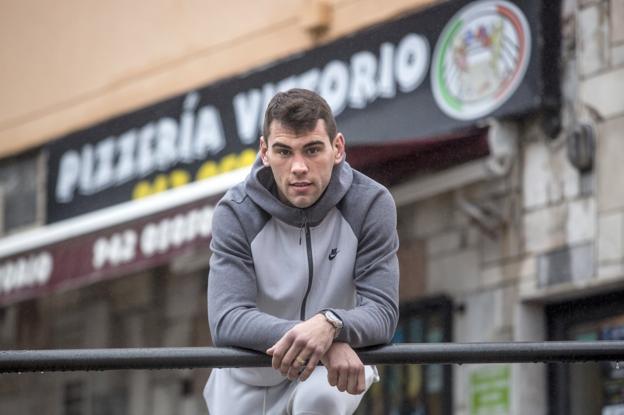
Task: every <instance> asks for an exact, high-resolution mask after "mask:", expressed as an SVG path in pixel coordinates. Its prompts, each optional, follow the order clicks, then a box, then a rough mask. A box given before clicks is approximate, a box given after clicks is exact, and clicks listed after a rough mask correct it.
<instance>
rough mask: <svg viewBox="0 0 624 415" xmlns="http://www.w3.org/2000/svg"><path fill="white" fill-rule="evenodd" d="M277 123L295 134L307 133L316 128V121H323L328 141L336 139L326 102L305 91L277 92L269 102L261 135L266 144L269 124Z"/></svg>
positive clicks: (315, 94)
mask: <svg viewBox="0 0 624 415" xmlns="http://www.w3.org/2000/svg"><path fill="white" fill-rule="evenodd" d="M273 120H276V121H279V122H280V123H281V124H282V125H283V126H284V127H286V128H288V129H291V130H292V131H293V132H294V133H295V134H297V135H299V134H301V133H307V132H310V131H312V130H314V128H315V127H316V123H317V121H318V120H323V121H325V128H326V129H327V135H328V136H329V141H330V142H332V141H333V139H334V137H336V134H337V131H336V120H335V119H334V115H333V114H332V111H331V108H330V107H329V104H327V101H325V100H324V99H323V97H321V96H320V95H319V94H317V93H315V92H313V91H309V90H307V89H301V88H293V89H289V90H288V91H286V92H278V93H277V94H275V96H274V97H273V98H272V99H271V101H270V102H269V105H268V106H267V109H266V112H265V113H264V126H263V128H262V135H263V136H264V140H265V141H266V143H267V144H268V140H269V134H270V132H271V131H270V127H271V122H273Z"/></svg>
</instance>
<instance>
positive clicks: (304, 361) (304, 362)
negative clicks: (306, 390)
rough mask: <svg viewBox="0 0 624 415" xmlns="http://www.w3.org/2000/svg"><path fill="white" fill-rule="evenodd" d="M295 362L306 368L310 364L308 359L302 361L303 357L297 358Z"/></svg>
mask: <svg viewBox="0 0 624 415" xmlns="http://www.w3.org/2000/svg"><path fill="white" fill-rule="evenodd" d="M295 360H296V361H297V363H299V364H300V365H302V366H305V365H307V364H308V361H307V360H306V359H302V358H301V356H297V357H296V358H295Z"/></svg>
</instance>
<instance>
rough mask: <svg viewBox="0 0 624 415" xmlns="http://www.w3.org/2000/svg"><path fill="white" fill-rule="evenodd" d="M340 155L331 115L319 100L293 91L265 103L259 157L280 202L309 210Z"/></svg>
mask: <svg viewBox="0 0 624 415" xmlns="http://www.w3.org/2000/svg"><path fill="white" fill-rule="evenodd" d="M344 149H345V143H344V137H343V135H342V134H341V133H337V132H336V121H335V120H334V116H333V114H332V112H331V109H330V107H329V105H328V104H327V102H326V101H325V100H324V99H323V98H322V97H321V96H319V95H318V94H316V93H314V92H312V91H308V90H305V89H291V90H289V91H286V92H280V93H278V94H276V95H275V96H274V97H273V99H272V100H271V102H269V105H268V107H267V110H266V113H265V116H264V128H263V136H262V137H261V138H260V155H261V157H262V161H263V163H264V165H265V166H267V167H270V168H271V170H272V172H273V176H274V178H275V183H276V184H277V189H278V194H279V197H280V200H282V202H284V203H287V204H290V205H293V206H295V207H298V208H306V207H308V206H311V205H313V204H314V203H315V202H316V201H317V200H318V199H319V198H320V197H321V195H322V194H323V192H324V191H325V189H326V188H327V185H328V184H329V180H330V178H331V173H332V170H333V168H334V166H335V165H337V164H339V163H340V162H341V161H342V159H343V158H344Z"/></svg>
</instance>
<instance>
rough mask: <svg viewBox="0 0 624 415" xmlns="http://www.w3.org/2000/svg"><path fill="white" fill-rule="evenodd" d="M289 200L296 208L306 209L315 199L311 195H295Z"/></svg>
mask: <svg viewBox="0 0 624 415" xmlns="http://www.w3.org/2000/svg"><path fill="white" fill-rule="evenodd" d="M288 202H290V204H291V205H293V206H294V207H296V208H299V209H305V208H308V207H310V206H312V205H313V204H314V202H315V201H314V200H312V198H310V197H294V198H292V199H290V200H289V201H288Z"/></svg>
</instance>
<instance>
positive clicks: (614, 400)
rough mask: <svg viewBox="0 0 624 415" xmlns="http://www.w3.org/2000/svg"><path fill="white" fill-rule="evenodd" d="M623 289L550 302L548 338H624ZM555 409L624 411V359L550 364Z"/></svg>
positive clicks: (589, 413) (601, 413)
mask: <svg viewBox="0 0 624 415" xmlns="http://www.w3.org/2000/svg"><path fill="white" fill-rule="evenodd" d="M623 295H624V292H619V293H614V294H609V295H604V296H600V297H592V298H588V299H583V300H579V301H572V302H566V303H562V304H557V305H553V306H550V307H548V308H547V310H546V313H547V314H546V315H547V321H548V337H549V340H575V341H594V340H624V302H622V298H623V297H622V296H623ZM548 373H549V382H548V383H549V386H548V387H549V401H550V411H549V414H551V415H564V414H565V415H593V414H596V415H622V414H624V363H622V362H619V363H618V362H589V363H569V364H565V363H555V364H550V365H549V371H548Z"/></svg>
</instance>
